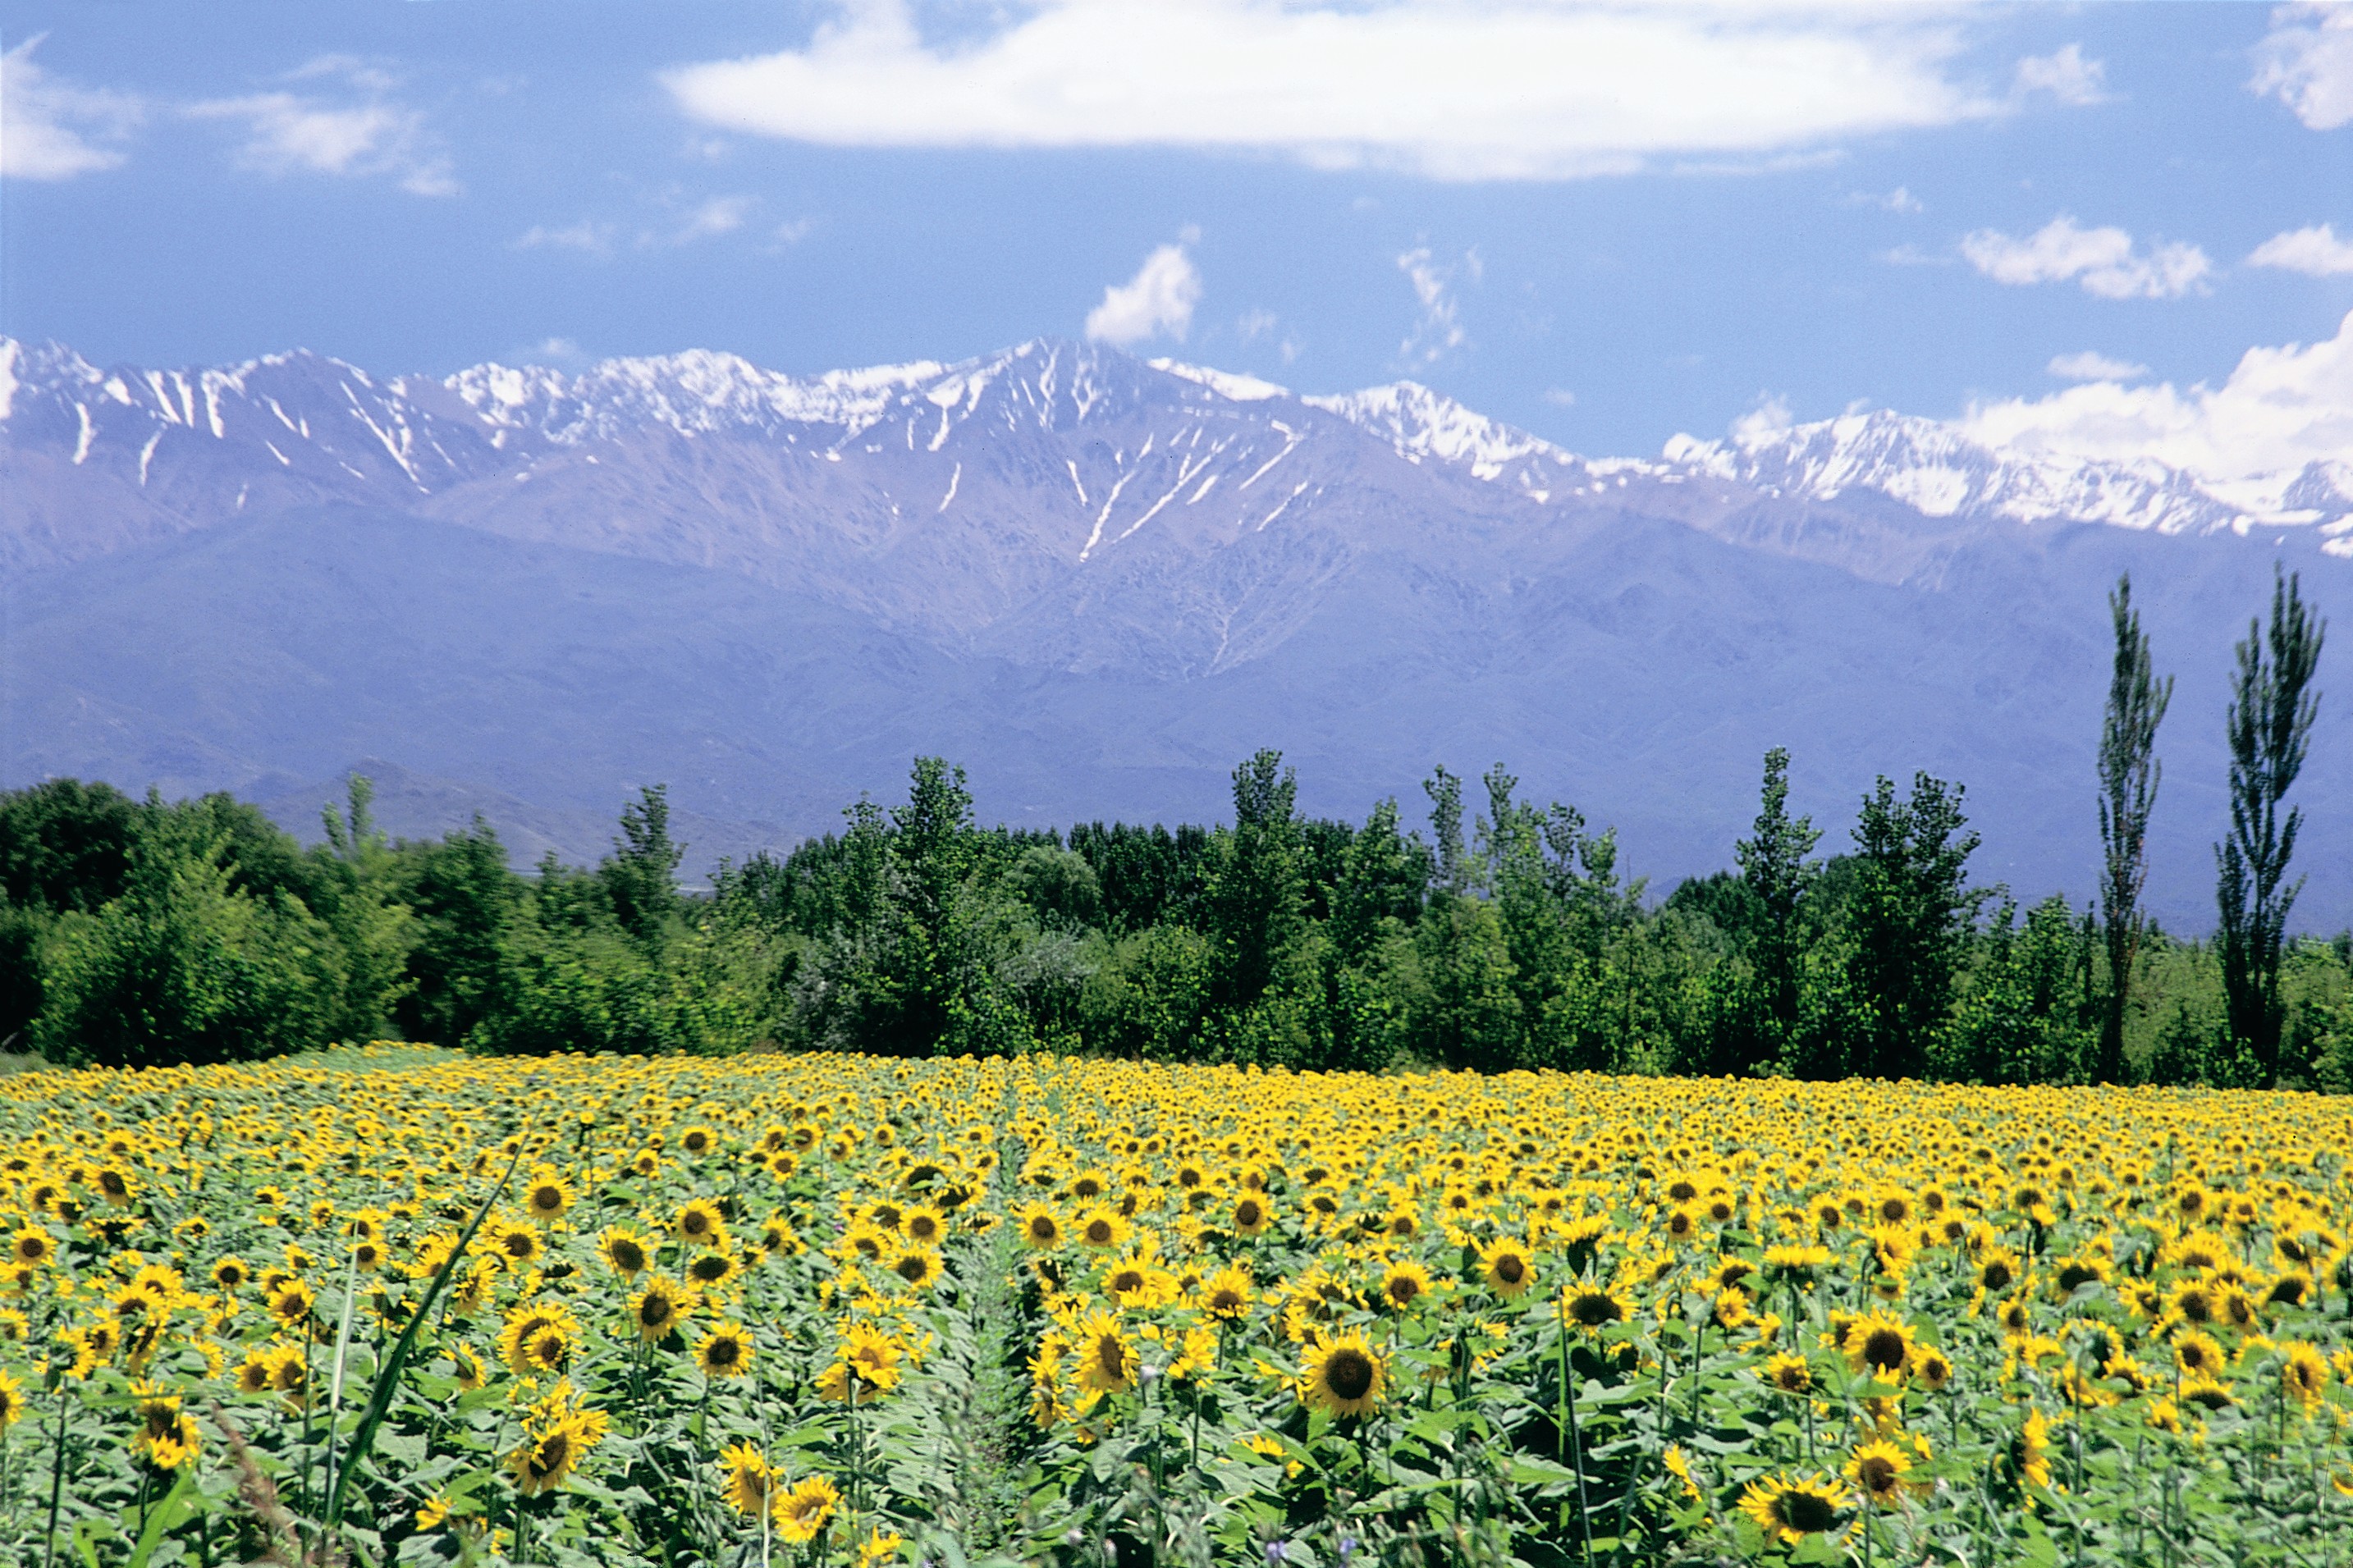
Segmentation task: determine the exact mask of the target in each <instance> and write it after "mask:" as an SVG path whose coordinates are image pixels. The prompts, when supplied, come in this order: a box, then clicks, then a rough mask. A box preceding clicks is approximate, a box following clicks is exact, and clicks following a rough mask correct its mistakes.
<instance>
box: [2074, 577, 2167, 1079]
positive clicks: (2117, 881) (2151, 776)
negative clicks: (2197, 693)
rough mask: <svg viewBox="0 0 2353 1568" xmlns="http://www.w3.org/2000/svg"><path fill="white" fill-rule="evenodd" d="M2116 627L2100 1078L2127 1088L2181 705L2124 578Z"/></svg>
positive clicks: (2105, 752) (2105, 786)
mask: <svg viewBox="0 0 2353 1568" xmlns="http://www.w3.org/2000/svg"><path fill="white" fill-rule="evenodd" d="M2108 615H2109V617H2110V619H2111V620H2113V621H2114V622H2115V623H2116V664H2115V667H2114V669H2113V670H2112V672H2111V673H2110V675H2109V678H2108V708H2107V712H2106V714H2105V717H2104V718H2103V720H2102V721H2101V724H2100V849H2101V852H2102V856H2103V858H2104V862H2105V864H2104V868H2103V870H2102V874H2101V878H2100V914H2101V917H2102V920H2103V921H2104V923H2105V928H2106V930H2105V936H2106V938H2107V950H2108V990H2107V994H2106V995H2105V997H2103V998H2102V999H2101V1001H2102V1005H2103V1007H2102V1014H2101V1017H2100V1046H2099V1058H2098V1060H2097V1061H2096V1062H2094V1064H2093V1072H2092V1076H2093V1077H2094V1079H2097V1080H2098V1081H2099V1082H2102V1083H2121V1082H2123V1081H2124V1070H2125V1008H2126V1005H2127V1004H2128V1003H2129V1002H2130V1001H2131V998H2132V971H2133V959H2134V957H2135V955H2136V954H2137V953H2138V952H2139V951H2140V939H2141V934H2142V932H2143V931H2144V930H2145V929H2146V926H2147V921H2146V919H2145V917H2144V916H2143V914H2142V912H2141V907H2140V893H2141V888H2142V886H2143V884H2144V883H2146V882H2147V879H2148V847H2147V840H2148V817H2149V811H2150V809H2151V808H2152V807H2153V806H2155V805H2156V804H2157V786H2158V780H2159V779H2160V778H2161V777H2162V776H2163V775H2164V771H2165V770H2164V767H2163V764H2161V763H2158V760H2157V727H2158V724H2160V723H2162V722H2164V720H2165V710H2166V708H2167V706H2168V704H2170V703H2171V702H2172V700H2173V677H2171V676H2169V675H2168V676H2167V677H2166V678H2165V679H2163V680H2159V679H2157V670H2156V666H2155V663H2154V662H2153V661H2152V660H2151V658H2149V651H2148V634H2147V633H2146V632H2144V631H2142V630H2141V629H2140V612H2139V611H2138V610H2136V609H2134V608H2133V602H2132V578H2131V576H2130V575H2129V574H2127V575H2125V576H2121V577H2118V578H2117V579H2116V587H2115V589H2114V590H2113V591H2111V592H2110V593H2109V595H2108Z"/></svg>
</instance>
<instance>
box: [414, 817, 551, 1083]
mask: <svg viewBox="0 0 2353 1568" xmlns="http://www.w3.org/2000/svg"><path fill="white" fill-rule="evenodd" d="M392 886H393V889H395V891H396V895H397V901H399V902H400V903H402V904H405V905H406V906H407V908H408V909H409V910H411V911H412V912H413V913H414V914H415V915H416V917H417V937H416V942H415V945H414V946H413V947H411V948H410V949H409V953H408V964H407V978H408V980H409V981H410V982H411V984H410V987H409V990H408V992H407V994H406V995H404V996H402V997H401V998H400V999H399V1001H398V1003H397V1005H396V1006H395V1008H394V1010H393V1014H394V1017H395V1019H396V1022H397V1023H398V1024H399V1026H400V1030H401V1034H402V1036H403V1037H405V1038H407V1039H411V1040H427V1041H431V1042H432V1043H434V1044H437V1045H444V1046H452V1047H455V1046H459V1045H462V1044H464V1043H465V1041H466V1039H467V1037H469V1036H470V1035H471V1034H472V1033H473V1032H474V1029H475V1028H476V1026H479V1025H480V1024H481V1022H482V1021H483V1020H484V1019H485V1018H487V1017H488V1016H490V1015H491V1013H492V1012H494V1011H495V1010H497V1009H498V1008H499V1007H501V1005H504V1004H505V1002H506V1000H509V999H511V994H510V993H508V992H507V991H506V990H505V986H506V983H507V980H508V978H509V975H508V957H509V952H510V945H511V941H512V937H513V935H514V931H515V927H516V926H517V925H518V923H519V922H522V921H529V920H530V919H531V915H530V911H529V910H526V909H525V908H524V907H523V896H524V889H523V886H522V880H521V879H519V878H517V877H516V876H515V875H514V873H513V872H512V871H510V870H509V869H508V868H507V851H506V846H505V845H503V844H501V843H500V842H499V836H498V832H497V830H496V829H494V828H493V827H491V825H490V824H489V823H488V822H487V821H485V820H484V819H483V818H482V817H480V816H476V817H475V818H474V820H473V823H472V825H471V826H468V827H463V828H460V829H459V830H458V831H456V832H454V833H451V834H449V835H448V837H444V838H442V839H440V840H439V841H438V842H430V843H423V844H416V845H411V846H407V847H406V852H405V853H403V854H401V855H400V856H399V857H398V860H397V864H396V867H395V868H394V872H393V878H392ZM534 923H535V922H534Z"/></svg>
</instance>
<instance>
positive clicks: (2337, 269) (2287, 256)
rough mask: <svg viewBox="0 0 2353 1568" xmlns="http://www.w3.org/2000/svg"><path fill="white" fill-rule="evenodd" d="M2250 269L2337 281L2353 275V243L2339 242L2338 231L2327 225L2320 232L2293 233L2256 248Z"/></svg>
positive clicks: (2347, 241) (2323, 225)
mask: <svg viewBox="0 0 2353 1568" xmlns="http://www.w3.org/2000/svg"><path fill="white" fill-rule="evenodd" d="M2247 265H2248V266H2250V267H2276V268H2280V269H2281V270H2283V271H2286V272H2303V273H2306V274H2308V275H2310V276H2312V277H2314V278H2333V277H2335V276H2337V274H2339V273H2343V272H2353V239H2339V238H2337V229H2336V227H2335V226H2333V225H2330V224H2325V223H2324V224H2322V225H2320V226H2318V227H2317V228H2294V229H2289V230H2287V231H2286V232H2285V233H2283V234H2275V235H2274V236H2272V237H2270V238H2269V239H2267V240H2265V241H2263V243H2262V244H2261V245H2259V246H2257V247H2255V248H2254V251H2253V254H2252V255H2250V256H2249V257H2248V258H2247Z"/></svg>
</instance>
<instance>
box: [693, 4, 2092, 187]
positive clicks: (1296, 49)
mask: <svg viewBox="0 0 2353 1568" xmlns="http://www.w3.org/2000/svg"><path fill="white" fill-rule="evenodd" d="M1961 45H1962V39H1961V37H1960V36H1959V33H1958V30H1957V25H1956V24H1954V23H1953V22H1951V21H1950V20H1949V19H1947V17H1945V16H1941V15H1939V14H1937V13H1935V12H1932V11H1929V10H1926V9H1925V8H1923V9H1920V10H1912V9H1906V8H1900V7H1899V8H1893V9H1887V10H1872V9H1867V8H1862V7H1840V6H1821V7H1804V6H1763V7H1748V6H1736V5H1722V6H1713V5H1694V6H1683V7H1672V8H1670V7H1644V6H1627V5H1608V4H1584V5H1546V4H1540V3H1538V0H1483V3H1482V0H1376V3H1374V4H1368V5H1338V4H1335V3H1332V0H1324V3H1321V4H1288V5H1286V4H1279V3H1277V0H1042V3H1041V4H1039V5H1036V6H1035V7H1033V8H1029V9H1027V10H1025V11H1023V12H1022V13H1021V14H1020V16H1019V19H1018V20H1017V21H1014V22H1012V23H1010V24H1008V26H1004V27H1003V28H1002V29H1001V30H999V31H997V32H996V33H994V34H993V35H991V36H989V37H987V38H985V39H983V40H982V41H980V42H979V43H977V44H975V45H971V46H968V47H955V48H946V47H933V46H930V45H927V44H926V43H925V42H924V41H923V39H922V38H921V37H919V36H918V34H917V32H916V29H915V27H914V26H913V22H912V21H911V20H910V18H909V16H908V13H907V11H906V8H905V5H904V4H903V0H869V3H867V4H863V5H858V6H857V7H856V8H855V9H852V10H850V11H849V12H848V13H847V14H846V15H844V16H841V17H840V19H838V20H836V21H834V22H832V23H830V24H828V26H824V27H821V28H820V29H819V30H818V33H817V35H816V37H814V39H813V40H812V41H811V42H810V44H809V46H808V47H807V48H805V49H787V50H782V51H779V52H777V53H775V54H767V55H758V56H753V57H750V58H743V59H733V60H717V61H710V62H704V63H700V64H694V65H689V66H684V67H681V68H677V69H673V70H670V71H668V72H666V73H664V75H663V77H662V80H663V82H664V84H665V85H666V86H667V87H668V89H670V93H671V94H672V95H673V97H674V98H675V100H676V101H677V102H678V104H679V106H680V107H681V110H684V111H685V112H686V113H687V114H689V115H690V116H691V117H693V118H694V119H696V120H699V121H703V122H705V123H708V124H711V125H714V126H722V127H725V128H727V129H730V130H734V131H739V132H754V133H759V134H765V135H769V136H776V137H782V138H786V139H788V140H793V141H799V142H816V143H820V144H824V145H828V146H858V147H998V148H1040V147H1066V148H1067V147H1148V146H1161V147H1187V148H1196V149H1228V150H1250V151H1261V152H1271V153H1280V154H1283V155H1287V156H1290V157H1293V158H1296V159H1299V160H1302V161H1303V162H1305V163H1310V164H1313V165H1316V166H1322V167H1359V166H1373V167H1382V168H1390V169H1397V170H1401V171H1406V172H1409V173H1413V174H1422V175H1427V176H1433V177H1437V178H1441V179H1458V180H1497V179H1505V180H1508V179H1560V178H1573V177H1577V176H1582V175H1592V174H1611V173H1624V172H1628V171H1631V170H1634V169H1638V168H1641V167H1644V166H1646V165H1648V164H1649V163H1651V161H1653V160H1654V159H1656V158H1659V157H1662V156H1668V155H1679V154H1708V155H1726V154H1729V155H1738V156H1762V155H1767V154H1772V153H1779V152H1784V151H1787V150H1790V149H1803V148H1809V147H1820V146H1822V145H1824V144H1826V143H1829V142H1835V141H1838V140H1840V139H1842V138H1849V137H1856V136H1864V135H1869V134H1872V133H1874V132H1885V131H1896V130H1904V129H1910V128H1916V127H1925V126H1936V125H1948V124H1952V123H1955V122H1957V121H1963V120H1969V119H1978V118H1984V117H1988V116H1991V115H1994V114H1998V113H2000V112H2002V111H2003V105H2002V104H2001V103H2000V102H1999V101H1997V100H1993V99H1991V98H1989V97H1988V96H1986V95H1985V94H1983V93H1981V92H1979V91H1978V90H1976V89H1972V88H1970V87H1968V86H1967V85H1965V84H1964V83H1963V82H1962V81H1961V80H1959V79H1957V76H1956V74H1955V72H1954V70H1953V69H1952V67H1953V62H1954V60H1955V58H1956V57H1957V55H1958V54H1959V52H1960V49H1961ZM2062 52H2063V53H2064V51H2062ZM2087 70H2088V71H2090V72H2091V73H2092V74H2091V75H2090V76H2088V77H2086V76H2085V75H2084V73H2085V72H2086V71H2087ZM2071 71H2072V72H2073V75H2070V74H2069V73H2070V72H2071ZM2052 73H2055V74H2052ZM2045 75H2046V76H2048V78H2049V80H2048V84H2047V85H2048V89H2050V90H2064V91H2080V90H2095V89H2096V68H2089V67H2086V66H2085V65H2084V62H2082V60H2081V59H2080V56H2078V57H2074V58H2073V59H2072V62H2071V63H2070V64H2067V65H2063V66H2055V67H2050V68H2048V70H2046V72H2045ZM2086 84H2088V85H2086Z"/></svg>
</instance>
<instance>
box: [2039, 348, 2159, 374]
mask: <svg viewBox="0 0 2353 1568" xmlns="http://www.w3.org/2000/svg"><path fill="white" fill-rule="evenodd" d="M2043 368H2045V369H2046V370H2048V371H2050V373H2051V374H2052V375H2055V376H2057V377H2058V378H2059V379H2060V380H2062V381H2138V380H2139V379H2140V378H2141V377H2142V376H2145V375H2147V374H2148V366H2147V365H2145V364H2135V363H2132V361H2130V360H2123V359H2112V358H2110V357H2109V356H2108V355H2106V354H2104V353H2099V352H2098V351H2096V350H2094V349H2085V350H2084V351H2083V352H2082V353H2072V354H2055V355H2053V356H2052V360H2051V363H2049V364H2048V365H2046V366H2044V367H2043Z"/></svg>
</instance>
